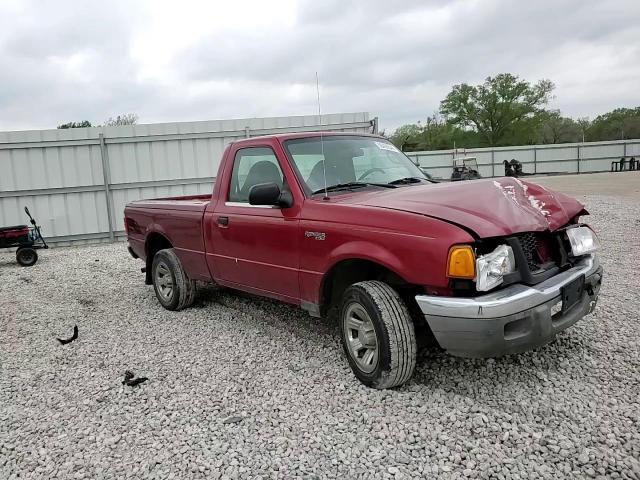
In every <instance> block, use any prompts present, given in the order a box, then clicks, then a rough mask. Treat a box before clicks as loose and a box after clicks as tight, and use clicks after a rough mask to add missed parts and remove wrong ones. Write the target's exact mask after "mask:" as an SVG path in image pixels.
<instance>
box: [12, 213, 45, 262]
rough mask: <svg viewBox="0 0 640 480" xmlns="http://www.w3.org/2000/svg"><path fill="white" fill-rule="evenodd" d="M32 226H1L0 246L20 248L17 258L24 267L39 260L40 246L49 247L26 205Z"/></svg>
mask: <svg viewBox="0 0 640 480" xmlns="http://www.w3.org/2000/svg"><path fill="white" fill-rule="evenodd" d="M24 211H25V213H26V214H27V216H28V217H29V221H30V222H31V225H32V227H29V226H27V225H14V226H12V227H0V248H16V247H17V248H18V250H17V251H16V260H17V261H18V263H19V264H20V265H22V266H23V267H30V266H32V265H34V264H35V263H36V262H37V261H38V252H37V251H36V250H38V249H40V248H49V246H48V245H47V242H45V241H44V238H43V237H42V234H41V233H40V227H39V226H38V225H37V224H36V221H35V220H34V219H33V217H32V216H31V213H30V212H29V209H28V208H27V207H24Z"/></svg>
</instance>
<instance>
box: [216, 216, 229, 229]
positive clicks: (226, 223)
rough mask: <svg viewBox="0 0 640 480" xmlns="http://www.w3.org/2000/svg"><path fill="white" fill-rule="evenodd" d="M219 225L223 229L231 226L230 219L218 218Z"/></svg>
mask: <svg viewBox="0 0 640 480" xmlns="http://www.w3.org/2000/svg"><path fill="white" fill-rule="evenodd" d="M218 225H220V226H221V227H228V226H229V217H218Z"/></svg>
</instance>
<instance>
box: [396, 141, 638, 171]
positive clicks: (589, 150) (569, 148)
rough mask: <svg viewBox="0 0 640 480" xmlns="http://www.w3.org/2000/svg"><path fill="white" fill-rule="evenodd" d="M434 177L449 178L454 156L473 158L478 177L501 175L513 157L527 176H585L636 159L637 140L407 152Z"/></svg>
mask: <svg viewBox="0 0 640 480" xmlns="http://www.w3.org/2000/svg"><path fill="white" fill-rule="evenodd" d="M407 155H408V156H409V157H411V158H413V159H415V160H417V161H418V162H419V163H420V166H421V167H424V168H425V169H426V170H427V171H428V172H429V173H430V174H431V175H433V176H434V177H441V178H449V177H450V176H451V167H452V160H453V158H456V157H463V156H468V157H476V159H477V162H478V167H479V170H480V175H482V176H483V177H496V176H502V175H504V166H503V163H502V162H503V160H511V159H512V158H515V159H516V160H518V161H519V162H521V163H522V164H523V170H524V171H525V172H527V173H540V174H545V173H557V172H565V173H587V172H608V171H609V170H610V169H611V162H612V161H615V160H620V158H621V157H631V156H635V157H636V158H639V157H640V140H620V141H614V142H585V143H565V144H555V145H526V146H522V147H495V148H473V149H467V150H464V151H463V150H461V149H458V150H457V151H456V150H434V151H429V152H407Z"/></svg>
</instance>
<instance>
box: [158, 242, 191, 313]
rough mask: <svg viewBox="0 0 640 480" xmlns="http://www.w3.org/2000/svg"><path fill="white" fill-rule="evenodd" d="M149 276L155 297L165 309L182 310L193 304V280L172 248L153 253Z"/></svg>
mask: <svg viewBox="0 0 640 480" xmlns="http://www.w3.org/2000/svg"><path fill="white" fill-rule="evenodd" d="M151 278H152V281H153V289H154V290H155V292H156V297H157V298H158V301H159V302H160V304H161V305H162V306H163V307H164V308H166V309H167V310H182V309H183V308H186V307H189V306H191V305H192V304H193V300H194V298H195V291H196V286H195V282H194V281H193V280H191V279H189V277H187V275H186V273H185V272H184V270H183V268H182V263H180V259H179V258H178V256H177V255H176V253H175V251H174V250H173V248H167V249H165V250H160V251H159V252H157V253H156V254H155V256H154V257H153V264H152V267H151Z"/></svg>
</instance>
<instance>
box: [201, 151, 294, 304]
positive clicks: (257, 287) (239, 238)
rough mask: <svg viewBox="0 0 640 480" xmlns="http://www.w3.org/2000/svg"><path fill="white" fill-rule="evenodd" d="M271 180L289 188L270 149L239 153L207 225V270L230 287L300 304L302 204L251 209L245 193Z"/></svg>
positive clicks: (252, 206)
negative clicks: (208, 239)
mask: <svg viewBox="0 0 640 480" xmlns="http://www.w3.org/2000/svg"><path fill="white" fill-rule="evenodd" d="M269 182H274V183H276V184H278V186H279V187H280V188H281V189H282V190H285V189H288V188H289V187H288V185H290V181H287V178H286V177H285V175H284V174H283V169H282V166H281V164H280V161H279V159H278V157H277V155H276V153H275V152H274V150H273V149H272V148H271V147H270V146H256V147H246V148H241V149H238V150H237V151H236V152H235V155H234V159H233V167H232V169H231V172H230V174H229V175H228V176H227V179H226V184H225V185H223V191H222V192H221V194H222V195H223V196H222V197H221V198H220V199H219V201H218V202H217V204H216V207H215V209H214V211H213V219H212V221H211V222H207V223H208V225H209V228H211V229H212V230H211V248H212V250H211V251H212V255H210V256H209V260H210V261H211V262H212V265H210V267H211V271H215V272H216V276H217V277H219V278H216V280H218V281H220V283H223V284H227V285H228V286H231V287H238V288H241V289H243V290H249V291H253V292H255V293H259V294H262V295H267V296H271V297H275V298H279V299H282V300H285V301H290V302H293V303H298V299H299V297H300V291H299V279H298V269H299V244H298V240H299V235H298V228H299V226H298V224H299V218H298V213H299V209H300V206H299V204H296V203H294V205H293V207H290V208H279V207H275V206H274V207H271V206H264V205H250V204H249V191H250V189H251V187H252V186H254V185H258V184H260V183H269Z"/></svg>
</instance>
